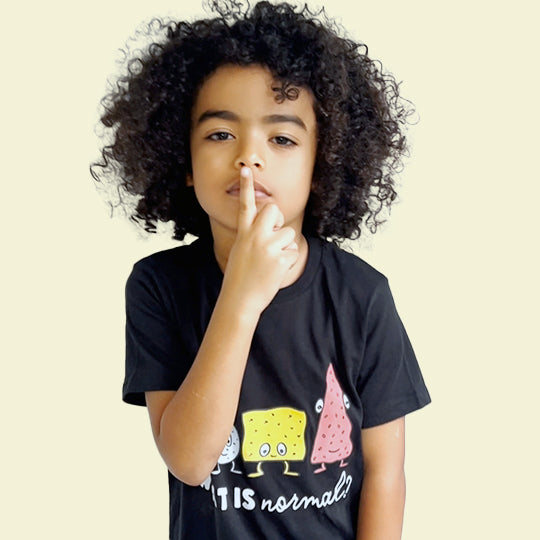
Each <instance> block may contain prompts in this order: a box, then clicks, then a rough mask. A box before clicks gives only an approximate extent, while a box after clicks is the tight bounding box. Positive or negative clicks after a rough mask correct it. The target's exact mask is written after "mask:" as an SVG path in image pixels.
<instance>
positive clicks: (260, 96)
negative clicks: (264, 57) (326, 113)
mask: <svg viewBox="0 0 540 540" xmlns="http://www.w3.org/2000/svg"><path fill="white" fill-rule="evenodd" d="M282 85H283V83H282V82H281V81H279V80H276V78H275V77H273V75H272V73H271V72H270V71H269V70H268V69H267V68H265V67H263V66H259V65H251V66H246V67H244V66H234V65H225V66H221V67H219V68H218V69H217V70H216V71H215V72H214V73H213V74H212V75H210V77H208V79H207V80H206V81H205V82H204V83H203V85H202V86H201V88H200V90H199V92H198V94H197V97H196V100H195V103H194V105H193V111H192V119H193V120H195V119H196V118H199V117H200V115H201V114H203V113H204V112H206V111H208V110H227V111H231V112H234V113H236V114H237V115H239V116H241V117H243V118H257V117H262V116H265V115H269V114H295V115H297V116H300V117H301V118H302V120H303V121H304V123H306V125H307V126H308V127H309V128H312V127H314V126H315V112H314V109H313V103H314V99H313V96H312V94H311V91H310V90H309V89H307V88H303V87H299V88H298V89H297V90H298V97H297V98H296V99H288V98H285V99H283V100H276V97H278V96H279V95H280V94H279V92H277V91H276V90H275V88H276V87H277V88H281V87H282Z"/></svg>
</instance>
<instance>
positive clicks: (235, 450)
mask: <svg viewBox="0 0 540 540" xmlns="http://www.w3.org/2000/svg"><path fill="white" fill-rule="evenodd" d="M239 452H240V437H239V436H238V431H237V430H236V428H235V427H234V426H233V428H232V431H231V435H230V436H229V440H228V441H227V444H226V445H225V448H223V451H222V452H221V456H219V458H218V462H217V468H216V469H214V470H213V471H212V474H219V473H220V472H221V468H220V465H226V464H227V463H230V464H231V472H233V473H235V474H242V473H241V472H240V471H237V470H236V469H235V467H234V460H235V459H236V456H238V454H239Z"/></svg>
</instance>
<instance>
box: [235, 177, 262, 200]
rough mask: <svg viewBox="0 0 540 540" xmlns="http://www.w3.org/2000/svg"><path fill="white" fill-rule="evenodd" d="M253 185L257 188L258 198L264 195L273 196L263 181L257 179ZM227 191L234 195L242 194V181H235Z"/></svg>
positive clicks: (256, 195) (256, 194)
mask: <svg viewBox="0 0 540 540" xmlns="http://www.w3.org/2000/svg"><path fill="white" fill-rule="evenodd" d="M253 187H254V189H255V197H256V198H263V197H270V196H271V193H270V192H269V191H268V189H267V188H266V187H265V186H263V185H262V184H261V183H259V182H257V181H255V182H253ZM227 193H228V194H229V195H232V196H233V197H239V196H240V182H235V183H234V184H233V185H232V186H231V187H230V188H229V189H227Z"/></svg>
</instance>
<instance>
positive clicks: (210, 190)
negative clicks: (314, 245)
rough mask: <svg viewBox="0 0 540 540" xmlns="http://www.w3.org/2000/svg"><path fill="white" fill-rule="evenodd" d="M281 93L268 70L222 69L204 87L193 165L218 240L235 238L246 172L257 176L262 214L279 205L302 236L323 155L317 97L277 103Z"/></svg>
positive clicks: (196, 109) (304, 94) (195, 117)
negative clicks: (317, 158) (267, 206)
mask: <svg viewBox="0 0 540 540" xmlns="http://www.w3.org/2000/svg"><path fill="white" fill-rule="evenodd" d="M276 85H278V86H280V83H279V82H278V81H275V80H274V79H273V77H272V75H271V73H270V72H269V71H268V70H267V69H265V68H264V67H261V66H258V65H253V66H249V67H239V66H232V65H226V66H222V67H220V68H219V69H218V70H217V71H216V72H215V73H214V74H213V75H211V76H210V77H209V78H208V79H207V80H206V82H205V83H204V84H203V86H202V87H201V89H200V91H199V93H198V95H197V98H196V101H195V103H194V106H193V111H192V126H191V140H190V142H191V160H192V170H193V175H192V177H190V178H189V179H188V184H190V185H193V186H194V189H195V194H196V196H197V199H198V201H199V203H200V204H201V206H202V207H203V209H204V210H205V212H206V213H207V214H208V216H209V218H210V225H211V227H212V233H213V235H214V240H216V237H218V238H219V236H220V235H234V234H235V233H236V226H237V214H238V203H239V180H240V169H241V168H242V166H248V167H250V168H251V170H252V171H253V178H254V181H255V194H256V202H257V207H258V209H260V208H261V207H262V205H264V204H267V203H269V202H273V203H275V204H277V205H278V206H279V208H280V210H281V212H282V213H283V215H284V218H285V224H286V225H289V226H292V227H294V228H295V229H296V231H297V233H298V234H300V232H301V230H302V221H303V218H304V211H305V207H306V204H307V200H308V197H309V193H310V189H311V180H312V175H313V166H314V163H315V156H316V149H317V126H316V118H315V112H314V109H313V98H312V95H311V93H310V92H309V90H306V89H304V88H299V89H298V90H299V95H298V98H297V99H296V100H294V101H291V100H289V99H285V100H284V101H283V102H282V103H278V102H277V101H276V99H275V98H276V92H275V91H273V90H272V87H273V86H274V87H275V86H276Z"/></svg>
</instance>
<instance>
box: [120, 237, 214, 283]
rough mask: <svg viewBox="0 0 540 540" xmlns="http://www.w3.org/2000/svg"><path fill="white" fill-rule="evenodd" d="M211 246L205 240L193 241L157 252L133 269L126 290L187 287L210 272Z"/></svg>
mask: <svg viewBox="0 0 540 540" xmlns="http://www.w3.org/2000/svg"><path fill="white" fill-rule="evenodd" d="M212 256H213V252H212V246H211V243H209V242H206V241H204V240H196V241H195V242H192V243H191V244H185V245H181V246H178V247H174V248H171V249H166V250H163V251H158V252H157V253H153V254H151V255H148V256H147V257H144V258H142V259H140V260H139V261H137V262H136V263H135V264H134V265H133V269H132V271H131V273H130V275H129V277H128V279H127V283H126V290H127V291H128V293H129V292H130V291H141V289H144V290H147V291H149V290H152V291H156V290H163V289H170V288H175V289H178V288H179V287H180V288H182V283H185V284H186V287H188V286H189V284H191V283H192V282H193V279H195V278H199V277H200V276H201V274H203V273H205V272H206V271H207V269H208V268H212V265H211V261H212Z"/></svg>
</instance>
